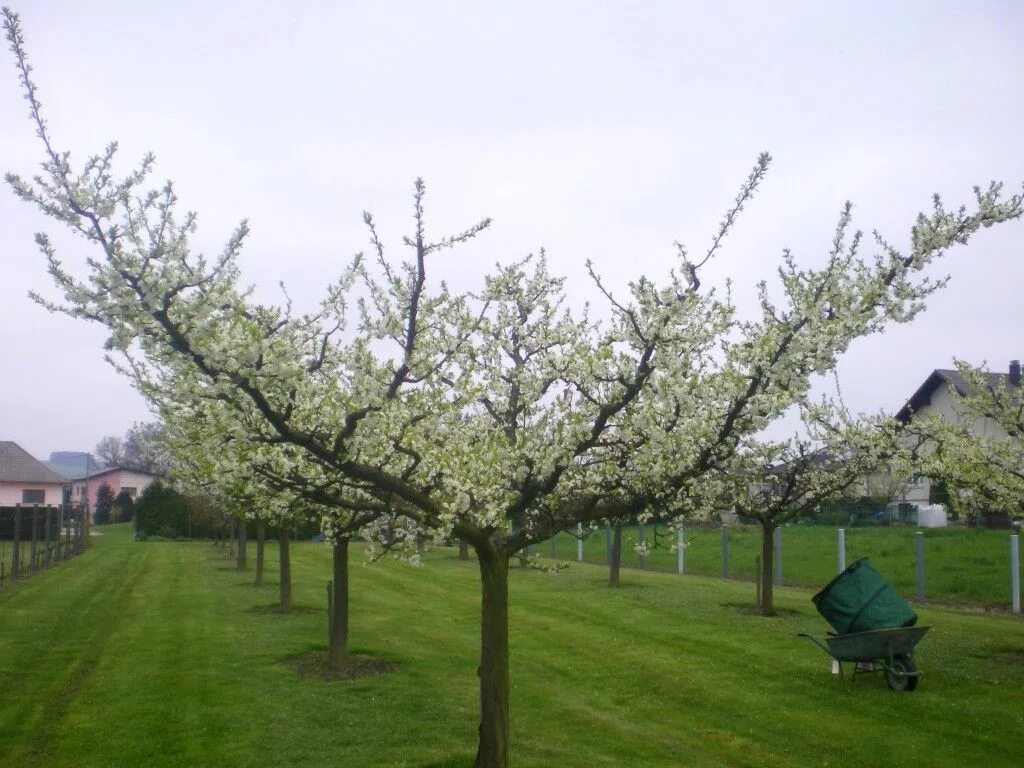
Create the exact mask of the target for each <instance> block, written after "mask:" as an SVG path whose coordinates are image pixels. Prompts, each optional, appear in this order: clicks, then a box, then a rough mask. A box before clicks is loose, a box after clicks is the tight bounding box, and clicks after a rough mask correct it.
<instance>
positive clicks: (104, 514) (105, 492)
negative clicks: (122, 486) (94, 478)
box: [92, 483, 114, 525]
mask: <svg viewBox="0 0 1024 768" xmlns="http://www.w3.org/2000/svg"><path fill="white" fill-rule="evenodd" d="M113 508H114V489H113V488H111V487H110V485H109V484H108V483H100V486H99V488H97V489H96V506H95V507H94V508H93V515H92V517H93V522H95V523H96V524H97V525H106V524H107V523H109V522H110V512H111V510H112V509H113Z"/></svg>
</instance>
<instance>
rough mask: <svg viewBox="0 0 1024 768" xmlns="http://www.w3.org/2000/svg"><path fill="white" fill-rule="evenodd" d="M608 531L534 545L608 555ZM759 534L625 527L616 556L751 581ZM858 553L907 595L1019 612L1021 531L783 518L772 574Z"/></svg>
mask: <svg viewBox="0 0 1024 768" xmlns="http://www.w3.org/2000/svg"><path fill="white" fill-rule="evenodd" d="M612 537H613V529H612V528H611V526H604V527H599V528H597V529H590V530H588V529H584V528H582V527H580V528H579V529H578V530H577V531H576V532H563V533H560V534H559V535H558V536H556V537H555V538H553V539H552V540H551V541H548V542H545V543H543V544H539V545H535V546H534V547H533V548H532V550H531V551H532V552H533V553H534V554H537V555H539V556H541V557H542V558H548V559H551V558H553V559H555V560H561V561H566V560H579V561H582V562H589V563H608V562H610V551H611V546H612ZM761 539H762V533H761V529H760V527H759V526H747V525H731V526H697V525H693V526H687V527H684V528H683V529H681V530H680V531H674V530H671V529H669V528H668V527H666V526H661V525H658V526H654V525H648V526H628V527H624V528H623V532H622V559H621V564H622V567H623V568H643V569H649V570H657V571H672V572H675V573H680V574H698V575H704V576H722V577H726V578H734V579H743V580H749V581H755V580H756V579H757V572H758V568H759V562H760V560H759V558H760V556H761ZM680 544H682V546H680ZM862 557H867V558H870V560H871V562H872V564H873V565H874V566H875V568H876V569H877V570H878V571H879V572H880V573H882V574H883V575H884V576H885V578H886V579H887V580H888V581H889V583H891V584H892V585H893V587H894V588H896V589H897V590H899V591H900V592H901V593H902V594H903V595H905V596H906V597H908V598H910V599H913V600H916V601H919V602H924V601H936V602H952V603H965V604H975V605H982V606H987V607H994V608H1009V609H1010V610H1012V611H1013V612H1014V613H1020V611H1021V606H1020V602H1021V598H1020V590H1021V580H1020V552H1019V538H1018V536H1017V534H1016V533H1012V534H1008V533H1007V532H1006V531H998V530H986V529H969V528H958V527H953V528H933V529H923V530H917V529H915V528H913V527H901V526H889V527H863V528H827V527H824V526H804V525H792V526H785V527H782V528H777V529H776V530H775V542H774V569H773V570H774V574H773V576H774V578H773V581H774V582H775V583H776V584H784V585H790V586H803V587H811V588H820V587H822V586H824V585H825V584H827V583H828V582H829V581H830V580H831V579H832V578H833V577H834V576H835V575H836V574H837V573H839V572H840V571H841V570H843V568H845V567H846V566H848V565H850V564H852V563H853V562H854V561H855V560H858V559H860V558H862Z"/></svg>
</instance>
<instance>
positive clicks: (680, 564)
mask: <svg viewBox="0 0 1024 768" xmlns="http://www.w3.org/2000/svg"><path fill="white" fill-rule="evenodd" d="M685 544H686V537H685V536H684V535H683V529H682V528H681V527H680V529H679V530H678V531H676V570H678V571H679V573H686V554H685V552H686V547H685Z"/></svg>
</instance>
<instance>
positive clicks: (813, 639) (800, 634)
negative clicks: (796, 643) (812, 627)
mask: <svg viewBox="0 0 1024 768" xmlns="http://www.w3.org/2000/svg"><path fill="white" fill-rule="evenodd" d="M796 636H797V637H806V638H807V639H808V640H810V641H811V642H812V643H814V644H815V645H816V646H818V647H819V648H821V650H823V651H824V652H825V653H827V654H828V655H829V656H830V657H832V658H833V659H834V658H835V656H833V655H832V651H830V650H829V649H828V646H827V645H825V644H824V643H823V642H821V640H819V639H818V638H816V637H814V636H813V635H809V634H808V633H806V632H797V633H796Z"/></svg>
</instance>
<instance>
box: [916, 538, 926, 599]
mask: <svg viewBox="0 0 1024 768" xmlns="http://www.w3.org/2000/svg"><path fill="white" fill-rule="evenodd" d="M914 539H915V544H916V545H917V546H916V549H917V602H919V603H923V602H924V534H923V533H922V532H921V531H918V532H917V533H916V534H914Z"/></svg>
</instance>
